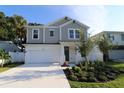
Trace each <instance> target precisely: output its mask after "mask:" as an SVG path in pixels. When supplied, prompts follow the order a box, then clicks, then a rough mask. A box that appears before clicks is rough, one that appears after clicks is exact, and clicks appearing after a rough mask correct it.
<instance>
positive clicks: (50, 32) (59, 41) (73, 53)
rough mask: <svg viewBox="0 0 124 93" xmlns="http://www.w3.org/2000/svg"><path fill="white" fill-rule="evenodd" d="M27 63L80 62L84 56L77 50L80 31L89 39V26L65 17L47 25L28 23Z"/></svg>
mask: <svg viewBox="0 0 124 93" xmlns="http://www.w3.org/2000/svg"><path fill="white" fill-rule="evenodd" d="M26 28H27V40H26V44H25V63H42V62H59V63H60V64H61V65H62V64H63V63H64V62H65V61H68V62H70V63H71V62H79V61H80V60H81V59H82V58H81V56H80V53H79V51H78V50H77V44H78V43H79V38H80V35H79V31H82V32H83V33H84V38H85V40H86V39H87V30H88V28H89V27H88V26H86V25H84V24H83V23H81V22H79V21H77V20H74V19H71V18H69V17H63V18H61V19H59V20H57V21H55V22H52V23H50V24H47V25H40V26H39V25H36V26H35V25H27V26H26Z"/></svg>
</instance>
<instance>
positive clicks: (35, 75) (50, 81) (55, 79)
mask: <svg viewBox="0 0 124 93" xmlns="http://www.w3.org/2000/svg"><path fill="white" fill-rule="evenodd" d="M0 87H5V88H70V85H69V83H68V81H67V79H66V76H65V74H64V72H63V70H62V68H61V66H60V65H59V64H58V63H54V64H52V63H49V64H25V65H22V66H19V67H16V68H13V69H10V70H8V71H5V72H3V73H0Z"/></svg>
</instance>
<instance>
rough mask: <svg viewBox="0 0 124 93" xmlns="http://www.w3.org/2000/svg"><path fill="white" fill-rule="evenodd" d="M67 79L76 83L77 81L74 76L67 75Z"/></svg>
mask: <svg viewBox="0 0 124 93" xmlns="http://www.w3.org/2000/svg"><path fill="white" fill-rule="evenodd" d="M68 78H69V79H70V80H72V81H77V80H78V78H77V76H75V75H69V76H68Z"/></svg>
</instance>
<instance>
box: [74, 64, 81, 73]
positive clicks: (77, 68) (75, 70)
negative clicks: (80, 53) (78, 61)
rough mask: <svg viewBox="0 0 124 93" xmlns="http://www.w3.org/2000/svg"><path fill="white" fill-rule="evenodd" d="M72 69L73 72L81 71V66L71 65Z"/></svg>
mask: <svg viewBox="0 0 124 93" xmlns="http://www.w3.org/2000/svg"><path fill="white" fill-rule="evenodd" d="M72 70H73V71H74V72H77V73H79V72H81V68H80V67H78V66H74V67H72Z"/></svg>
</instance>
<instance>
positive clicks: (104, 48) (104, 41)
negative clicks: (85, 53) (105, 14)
mask: <svg viewBox="0 0 124 93" xmlns="http://www.w3.org/2000/svg"><path fill="white" fill-rule="evenodd" d="M97 41H98V42H97V44H98V46H99V49H100V51H101V52H102V53H103V60H104V61H105V62H107V61H108V59H109V54H108V53H109V50H111V49H112V47H113V45H112V42H111V40H110V39H109V38H108V37H107V36H105V35H104V34H103V36H102V37H101V38H99V40H97Z"/></svg>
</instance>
